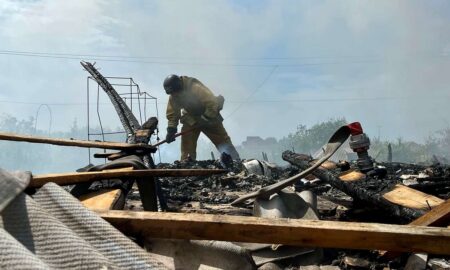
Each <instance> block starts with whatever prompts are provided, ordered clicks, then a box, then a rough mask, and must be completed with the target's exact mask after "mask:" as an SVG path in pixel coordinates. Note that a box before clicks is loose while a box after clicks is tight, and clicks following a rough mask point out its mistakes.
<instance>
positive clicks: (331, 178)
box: [282, 151, 425, 221]
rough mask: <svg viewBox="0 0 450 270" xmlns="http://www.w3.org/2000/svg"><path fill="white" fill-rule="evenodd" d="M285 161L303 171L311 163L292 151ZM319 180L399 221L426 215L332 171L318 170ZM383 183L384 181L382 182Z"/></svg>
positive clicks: (363, 182)
mask: <svg viewBox="0 0 450 270" xmlns="http://www.w3.org/2000/svg"><path fill="white" fill-rule="evenodd" d="M282 157H283V159H284V160H285V161H287V162H289V163H291V164H292V165H295V166H297V167H299V168H301V169H306V168H308V167H309V166H310V165H309V162H308V161H307V160H305V159H304V155H301V154H296V153H294V152H292V151H285V152H283V156H282ZM313 174H314V175H315V176H316V177H317V178H319V179H321V180H322V181H325V182H327V183H329V184H330V185H331V186H333V187H334V188H337V189H339V190H341V191H342V192H344V193H345V194H347V195H349V196H351V197H353V198H354V199H357V200H359V201H361V202H364V203H366V204H368V205H373V206H376V207H380V208H382V209H384V210H386V211H387V212H389V213H390V214H391V215H393V216H395V217H398V218H399V219H402V220H405V221H412V220H414V219H416V218H418V217H420V216H421V215H423V214H424V213H425V211H423V210H417V209H411V208H407V207H403V206H401V205H397V204H394V203H392V202H390V201H388V200H386V199H385V198H384V197H383V193H380V192H379V191H378V190H371V189H368V188H367V186H366V185H365V183H366V182H365V181H354V182H345V181H341V179H339V178H338V177H337V176H335V175H334V174H332V173H331V172H330V171H328V170H325V169H322V168H318V169H316V170H315V171H314V173H313ZM380 181H382V180H380ZM393 188H394V185H392V187H390V188H387V190H386V191H390V190H392V189H393Z"/></svg>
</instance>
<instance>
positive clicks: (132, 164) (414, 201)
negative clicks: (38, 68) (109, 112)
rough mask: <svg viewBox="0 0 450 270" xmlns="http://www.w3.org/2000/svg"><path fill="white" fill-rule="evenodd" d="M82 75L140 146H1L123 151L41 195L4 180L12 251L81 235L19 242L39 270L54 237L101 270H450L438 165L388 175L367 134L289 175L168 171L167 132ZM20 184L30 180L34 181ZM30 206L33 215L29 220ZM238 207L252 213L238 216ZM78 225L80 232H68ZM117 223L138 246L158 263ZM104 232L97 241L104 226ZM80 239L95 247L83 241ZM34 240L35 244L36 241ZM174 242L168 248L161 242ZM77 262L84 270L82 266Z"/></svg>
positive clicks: (239, 165)
mask: <svg viewBox="0 0 450 270" xmlns="http://www.w3.org/2000/svg"><path fill="white" fill-rule="evenodd" d="M82 65H83V67H84V68H85V69H86V70H87V71H88V72H89V73H90V74H91V76H92V77H93V78H94V79H95V80H96V81H97V83H98V84H99V86H101V87H102V89H103V90H104V91H105V92H106V93H107V95H108V96H109V98H110V100H111V102H112V104H113V105H114V108H115V109H116V111H117V113H118V116H119V118H120V120H121V123H122V124H123V127H124V129H125V131H126V133H127V143H114V142H94V141H80V140H63V139H54V138H43V137H35V136H23V135H14V134H5V133H0V139H4V140H15V141H28V142H34V143H50V144H56V145H64V146H77V147H98V148H104V149H115V150H119V151H120V152H116V153H103V154H96V156H97V157H102V158H107V159H108V160H112V161H111V162H108V163H106V164H104V165H99V166H91V165H88V166H86V167H84V168H82V169H80V170H79V172H77V173H68V174H58V175H53V176H52V175H50V176H49V175H47V176H45V175H44V176H36V177H35V178H36V179H34V181H33V180H32V181H31V184H30V185H28V183H26V184H24V182H23V181H16V182H14V181H3V180H5V179H3V178H5V177H3V178H0V184H2V185H3V186H5V187H6V188H7V189H5V190H3V189H2V190H0V195H2V196H0V199H1V200H0V212H2V211H3V212H2V215H3V216H2V218H3V219H2V220H1V221H2V222H3V223H1V222H0V223H1V225H2V226H3V229H4V230H5V231H7V234H4V236H5V235H6V236H5V237H4V239H6V240H7V241H6V240H4V242H1V243H0V244H2V243H3V244H5V243H6V246H7V245H11V243H13V242H14V241H16V240H17V239H21V238H23V237H22V235H21V234H22V233H23V232H25V233H27V232H28V231H27V230H28V229H30V228H27V226H28V225H29V226H30V227H31V229H33V226H35V227H42V224H48V225H47V226H44V227H49V228H53V227H55V224H57V223H58V222H62V223H64V224H65V225H67V227H69V228H65V227H64V230H65V234H64V235H60V234H55V235H52V234H51V233H49V232H47V231H44V229H48V228H44V229H42V231H41V229H36V230H35V231H33V233H34V234H35V235H36V236H38V237H36V242H33V241H34V239H33V237H32V238H31V242H30V243H32V245H31V246H28V245H25V246H26V249H24V248H23V247H21V246H20V245H16V244H17V243H15V242H14V247H15V248H17V249H18V252H24V253H26V255H27V256H28V258H32V259H34V260H36V261H37V263H39V260H38V259H40V258H41V257H45V256H42V255H45V254H46V253H47V252H50V253H52V252H54V250H56V249H51V250H50V251H49V250H47V249H45V245H46V242H45V241H44V242H39V241H38V240H40V239H45V237H43V236H42V234H41V233H44V234H45V236H46V237H47V238H49V239H51V240H54V242H58V241H63V240H64V241H67V239H65V238H64V237H65V236H66V235H69V236H70V237H71V238H70V237H69V238H70V239H74V241H75V242H77V243H78V244H80V245H82V246H84V248H80V249H78V248H77V249H76V251H77V252H83V250H84V249H89V250H91V251H92V252H88V253H89V254H87V255H92V256H91V257H89V259H92V261H94V262H95V263H96V264H95V265H94V266H93V267H94V268H95V267H96V266H98V265H100V264H103V265H105V264H106V265H109V263H111V262H112V264H114V263H117V264H119V265H120V263H124V266H125V267H127V266H128V264H136V263H147V264H148V265H152V264H155V265H156V266H157V267H159V266H162V265H164V266H165V267H169V268H172V269H173V268H176V269H177V268H181V269H182V268H187V269H200V268H202V267H203V266H205V265H206V269H208V267H211V268H216V269H217V268H219V269H256V268H259V269H423V268H425V267H428V268H429V269H448V268H449V267H450V264H449V260H448V259H449V258H448V257H444V256H442V255H441V256H439V255H434V254H426V253H424V252H429V253H436V254H446V255H449V254H450V249H449V247H450V245H449V242H450V233H449V229H448V228H439V227H446V226H448V225H449V224H450V200H449V198H450V167H449V166H447V165H442V164H439V163H438V160H437V158H435V162H434V164H432V165H423V164H404V163H398V162H391V161H392V149H391V146H390V145H389V150H388V152H389V153H388V160H389V162H385V163H383V162H377V161H376V158H372V157H370V156H369V153H368V149H369V148H370V140H369V137H368V136H367V135H366V134H365V133H364V132H363V130H362V127H361V125H360V124H359V123H358V122H355V123H352V124H349V125H344V126H342V127H340V128H339V129H338V130H337V131H336V133H335V134H334V135H333V136H332V137H331V138H330V140H329V142H328V143H327V144H326V145H325V146H324V147H323V148H322V149H321V150H319V151H318V153H319V154H318V156H315V159H312V158H311V157H310V156H309V155H305V154H301V153H294V152H292V151H285V152H284V153H283V159H284V160H285V161H287V162H289V163H290V164H291V165H290V166H285V167H280V166H277V165H276V164H273V163H269V162H268V157H267V154H266V153H264V152H263V153H262V156H263V160H256V159H251V160H242V161H238V160H233V159H232V158H231V157H230V156H229V155H227V154H225V153H221V155H220V157H219V159H218V160H214V155H213V154H212V155H211V158H212V159H211V160H206V161H193V160H190V161H184V162H175V163H173V164H167V163H166V164H157V165H156V164H154V161H153V158H152V156H151V153H154V152H155V151H156V145H149V144H148V143H149V141H150V137H151V136H152V134H153V132H154V131H155V129H156V128H157V123H158V120H157V119H156V118H154V117H151V118H149V119H148V120H147V121H146V122H145V123H144V124H142V125H140V124H139V122H138V121H137V119H136V117H135V116H134V115H133V113H132V111H131V110H130V108H128V106H127V104H126V103H125V102H124V101H123V99H122V98H121V97H120V96H119V95H118V93H117V92H116V91H115V90H114V88H113V87H112V85H111V84H109V82H108V81H107V79H106V78H105V77H103V76H102V75H101V74H100V73H99V72H98V70H97V69H96V68H94V66H93V65H92V64H91V63H88V62H82ZM345 142H348V143H349V149H351V150H350V151H352V150H353V151H354V152H355V153H356V154H357V159H356V160H355V161H350V160H336V158H335V157H334V158H333V155H334V154H335V153H336V151H337V150H338V149H339V147H341V146H342V145H343V144H344V143H345ZM162 143H164V142H160V143H159V144H158V145H160V144H162ZM336 154H337V153H336ZM336 156H337V155H336ZM339 156H348V155H347V153H346V155H339ZM344 159H345V158H344ZM186 169H188V170H187V171H186ZM188 171H189V172H190V173H187V172H188ZM83 172H84V173H83ZM200 172H201V173H200ZM2 173H3V171H1V170H0V174H2ZM217 173H221V174H217ZM5 175H6V176H7V177H6V178H14V177H11V176H10V175H8V174H7V173H3V176H5ZM18 175H19V176H20V177H19V176H17V177H16V178H19V179H20V178H21V177H25V178H24V179H27V177H28V178H29V177H31V175H30V174H20V173H19V174H18ZM24 175H25V176H24ZM105 178H106V179H107V180H104V179H105ZM16 180H17V179H16ZM39 181H40V182H39ZM48 181H54V182H58V183H60V184H74V185H73V186H71V187H66V190H70V192H71V194H72V195H73V196H74V197H76V198H78V199H79V200H76V199H74V198H73V197H72V196H70V195H69V194H67V192H65V191H63V189H61V187H59V186H57V185H55V184H54V183H50V184H48V183H47V182H48ZM93 181H94V182H93ZM46 183H47V184H46ZM27 185H28V189H27V192H28V193H29V194H34V195H33V197H30V196H28V195H26V194H24V193H22V191H23V190H24V189H25V188H26V187H27ZM41 186H43V187H42V188H41ZM36 189H37V190H36ZM36 191H37V192H36ZM93 191H95V193H93ZM61 198H62V199H61ZM18 199H19V202H18V203H15V204H14V203H13V202H15V201H18ZM51 200H55V201H51ZM80 201H81V203H80ZM23 202H25V206H27V207H25V208H24V209H20V207H23V206H24V204H23ZM36 203H38V204H39V203H41V204H42V208H46V209H47V208H48V209H47V210H45V211H48V212H49V213H50V214H47V213H45V211H41V210H40V208H39V207H40V206H39V205H37V204H36ZM238 204H240V207H233V206H235V205H238ZM67 205H69V206H72V208H76V209H75V211H73V213H72V211H71V210H70V209H69V210H67V209H66V208H67ZM5 207H6V208H5ZM14 207H16V208H14ZM55 207H56V208H55ZM8 208H10V209H9V211H8ZM69 208H70V207H69ZM86 208H87V209H86ZM5 209H6V210H5ZM11 209H12V210H11ZM61 209H62V210H61ZM88 209H90V210H91V211H90V210H88ZM112 209H118V210H120V211H114V210H112ZM124 210H125V211H124ZM143 210H144V211H143ZM137 211H142V212H137ZM162 212H166V213H162ZM42 213H43V214H42ZM80 213H81V214H80ZM26 214H36V216H37V217H38V219H33V218H31V219H28V216H26ZM97 214H98V215H100V216H101V217H102V218H103V219H100V218H99V216H98V215H97ZM199 214H213V215H199ZM80 215H81V216H80ZM8 217H9V218H12V219H14V220H19V222H17V221H14V222H16V223H17V225H15V226H10V225H9V226H8V224H7V223H4V220H7V218H8ZM70 218H78V219H77V220H76V221H72V220H69V221H67V220H66V219H70ZM58 220H60V221H58ZM105 220H106V221H108V222H109V223H110V224H112V225H114V226H115V227H117V228H119V229H120V230H121V231H122V232H124V233H126V234H127V235H130V237H134V238H133V240H135V242H137V243H140V244H141V245H143V246H145V248H146V250H147V252H143V250H141V249H140V248H138V247H137V246H136V245H135V244H134V243H131V241H129V239H127V238H125V237H124V236H123V235H122V234H120V233H119V232H118V231H116V230H115V229H113V228H112V227H111V226H110V224H108V223H106V222H105ZM49 221H54V223H52V222H49ZM343 221H347V223H343ZM349 221H350V222H349ZM89 222H90V223H89ZM66 223H67V224H66ZM407 223H408V225H404V224H407ZM99 224H100V227H99V228H98V227H95V231H92V229H91V227H93V226H94V225H99ZM399 224H401V225H399ZM52 226H53V227H52ZM58 226H59V225H58ZM58 226H56V227H58ZM72 226H74V227H72ZM426 226H432V227H429V228H428V227H426ZM56 227H55V228H56ZM105 228H106V229H105ZM81 229H83V230H81ZM99 232H100V233H99ZM8 234H11V235H8ZM78 234H82V235H81V236H83V237H81V239H80V237H78V236H80V235H78ZM92 234H94V236H92ZM11 236H12V238H11ZM29 236H30V235H26V237H28V238H26V237H25V238H23V239H25V240H28V239H29ZM50 236H52V237H56V238H51V237H50ZM14 237H15V238H14ZM161 237H166V238H168V239H164V240H161V239H159V238H161ZM97 238H98V239H100V240H99V241H100V242H101V245H100V246H98V245H97ZM111 238H114V239H120V241H121V243H124V244H123V245H124V246H123V247H122V249H124V250H123V251H126V250H127V249H128V247H130V249H131V250H132V251H133V252H132V253H133V254H134V255H136V254H137V256H138V257H142V256H143V257H144V258H146V259H147V260H148V262H147V261H145V259H144V261H143V262H138V261H133V260H131V262H130V261H128V260H126V261H125V262H121V261H120V259H121V258H122V257H120V256H119V257H120V258H118V257H116V256H115V255H116V254H117V253H115V252H116V251H117V250H111V248H110V247H111V246H113V247H114V248H115V249H117V248H118V246H117V245H115V244H114V243H111V241H110V240H111ZM176 239H178V240H176ZM84 240H86V242H84ZM8 241H9V242H8ZM50 242H52V241H50ZM69 242H70V241H69ZM72 242H73V241H72ZM26 244H29V243H26ZM34 244H37V246H36V247H38V248H40V247H44V249H43V250H44V251H43V253H42V254H37V255H38V256H37V258H38V259H36V256H34V255H36V254H34V255H33V254H31V253H30V254H28V253H29V251H34V248H35V246H34ZM52 244H54V243H52ZM71 244H73V243H71ZM102 245H106V246H107V247H106V248H105V247H104V246H102ZM102 248H104V250H103V249H102ZM114 248H113V249H114ZM19 249H20V250H19ZM97 249H99V250H100V251H96V250H97ZM119 249H120V248H119ZM357 249H362V250H357ZM368 249H369V250H368ZM385 250H387V251H385ZM95 252H98V253H99V254H100V253H101V254H103V255H104V256H105V257H107V258H108V259H110V260H111V262H109V261H108V260H104V258H103V257H101V254H100V255H99V256H93V255H95V254H97V253H95ZM119 252H122V250H119ZM402 252H414V253H412V254H408V253H402ZM94 253H95V254H94ZM112 253H114V254H112ZM67 254H68V253H67V252H65V253H64V254H62V255H63V256H60V255H61V254H58V256H55V258H51V259H52V260H48V261H45V260H44V261H45V263H48V264H56V265H57V263H58V259H63V261H64V262H66V261H65V260H66V258H65V257H64V256H67ZM77 254H79V256H78V257H80V258H81V259H84V257H83V254H82V253H77ZM50 257H51V256H50ZM124 257H127V256H123V258H124ZM45 259H47V258H45ZM53 259H55V260H53ZM116 260H117V261H116ZM69 261H70V258H69ZM1 262H4V261H2V260H0V263H1ZM55 262H56V263H55ZM78 263H79V262H78ZM97 264H98V265H97ZM97 268H99V267H97ZM130 268H133V267H130ZM134 268H136V267H134ZM143 268H145V267H143Z"/></svg>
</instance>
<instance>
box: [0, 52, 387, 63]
mask: <svg viewBox="0 0 450 270" xmlns="http://www.w3.org/2000/svg"><path fill="white" fill-rule="evenodd" d="M0 55H7V56H21V57H35V58H44V59H45V58H47V59H67V60H77V61H81V60H86V59H87V60H90V61H105V62H120V63H140V64H155V65H188V66H221V67H275V66H277V67H280V66H282V67H302V66H322V65H349V64H369V63H376V62H380V60H358V61H340V62H339V61H338V62H318V63H276V64H275V63H266V64H261V63H220V62H180V61H176V62H174V61H147V60H139V59H137V60H129V59H122V58H121V56H118V57H117V58H108V57H109V56H89V55H76V54H59V53H58V54H50V53H32V52H20V51H0ZM132 58H135V57H132ZM177 59H179V58H177ZM194 59H195V58H194Z"/></svg>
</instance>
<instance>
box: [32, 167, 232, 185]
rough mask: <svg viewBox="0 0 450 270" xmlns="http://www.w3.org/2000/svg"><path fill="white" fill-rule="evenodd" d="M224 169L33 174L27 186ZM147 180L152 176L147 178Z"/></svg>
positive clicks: (187, 174) (201, 174) (206, 172)
mask: <svg viewBox="0 0 450 270" xmlns="http://www.w3.org/2000/svg"><path fill="white" fill-rule="evenodd" d="M226 172H227V171H226V170H218V169H148V170H122V171H100V172H78V173H60V174H43V175H33V179H32V180H31V181H30V184H29V187H41V186H43V185H45V184H46V183H49V182H53V183H56V184H58V185H73V184H78V183H84V182H90V181H97V180H104V179H112V178H121V179H136V178H143V177H155V176H158V177H188V176H205V175H213V174H221V173H226ZM147 179H148V180H144V181H149V180H152V179H153V178H147Z"/></svg>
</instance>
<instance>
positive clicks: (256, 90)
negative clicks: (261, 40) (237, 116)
mask: <svg viewBox="0 0 450 270" xmlns="http://www.w3.org/2000/svg"><path fill="white" fill-rule="evenodd" d="M277 68H278V66H274V67H273V68H272V70H271V71H270V72H269V74H267V76H266V77H265V78H264V80H263V81H262V82H261V83H260V84H259V85H258V87H256V88H255V90H253V91H252V92H251V93H250V95H248V97H247V98H246V99H245V101H244V102H243V103H241V104H239V105H238V106H237V107H236V109H234V110H233V111H232V112H231V113H230V114H229V115H227V116H226V117H225V119H228V118H230V117H231V116H232V115H233V114H234V113H235V112H237V111H238V110H239V109H240V108H241V107H242V105H244V104H245V103H246V102H247V101H249V100H250V98H251V97H252V96H253V95H254V94H256V92H258V91H259V90H260V89H261V88H262V87H263V86H264V84H266V82H267V81H268V80H269V79H270V77H271V76H272V74H273V73H274V72H275V70H277Z"/></svg>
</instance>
